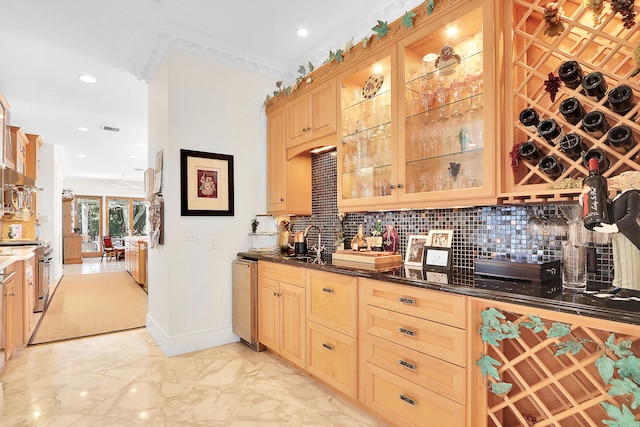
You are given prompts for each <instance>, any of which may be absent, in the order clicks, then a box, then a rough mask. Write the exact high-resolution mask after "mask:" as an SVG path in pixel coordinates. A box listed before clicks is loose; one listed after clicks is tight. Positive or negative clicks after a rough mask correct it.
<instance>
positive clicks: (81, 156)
mask: <svg viewBox="0 0 640 427" xmlns="http://www.w3.org/2000/svg"><path fill="white" fill-rule="evenodd" d="M78 157H80V158H81V159H84V158H85V157H87V156H86V155H84V154H78Z"/></svg>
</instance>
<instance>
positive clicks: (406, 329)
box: [362, 305, 467, 366]
mask: <svg viewBox="0 0 640 427" xmlns="http://www.w3.org/2000/svg"><path fill="white" fill-rule="evenodd" d="M364 307H365V308H364V310H365V313H364V319H363V322H364V324H363V328H362V333H363V334H365V333H369V334H371V335H373V336H376V337H379V338H383V339H385V340H388V341H391V342H394V343H397V344H400V345H403V346H405V347H409V348H411V349H413V350H416V351H419V352H421V353H425V354H428V355H430V356H433V357H436V358H438V359H440V360H445V361H447V362H451V363H455V364H456V365H459V366H466V363H467V357H466V354H467V345H466V335H467V332H466V331H465V330H463V329H458V328H454V327H451V326H446V325H442V324H440V323H435V322H430V321H428V320H424V319H418V318H417V317H413V316H407V315H406V314H402V313H396V312H395V311H390V310H383V309H381V308H378V307H372V306H370V305H367V306H364Z"/></svg>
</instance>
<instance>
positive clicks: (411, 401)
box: [399, 394, 416, 406]
mask: <svg viewBox="0 0 640 427" xmlns="http://www.w3.org/2000/svg"><path fill="white" fill-rule="evenodd" d="M399 397H400V400H404V401H405V402H407V403H408V404H409V405H413V406H416V401H415V400H413V399H412V398H410V397H407V396H405V395H404V394H401V395H400V396H399Z"/></svg>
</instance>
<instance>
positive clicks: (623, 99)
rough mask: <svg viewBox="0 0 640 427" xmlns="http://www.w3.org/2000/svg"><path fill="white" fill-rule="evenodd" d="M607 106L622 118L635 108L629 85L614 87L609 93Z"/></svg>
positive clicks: (634, 100)
mask: <svg viewBox="0 0 640 427" xmlns="http://www.w3.org/2000/svg"><path fill="white" fill-rule="evenodd" d="M609 105H610V107H611V109H612V110H613V111H614V112H615V113H618V114H620V115H621V116H624V115H625V114H627V113H628V112H629V111H631V109H632V108H633V107H635V106H636V99H635V97H634V96H633V89H631V87H630V86H629V85H620V86H616V87H614V88H613V89H611V91H610V92H609Z"/></svg>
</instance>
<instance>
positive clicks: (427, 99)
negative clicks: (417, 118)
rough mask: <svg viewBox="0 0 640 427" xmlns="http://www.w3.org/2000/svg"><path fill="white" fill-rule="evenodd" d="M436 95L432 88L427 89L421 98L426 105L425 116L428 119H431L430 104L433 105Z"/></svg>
mask: <svg viewBox="0 0 640 427" xmlns="http://www.w3.org/2000/svg"><path fill="white" fill-rule="evenodd" d="M435 97H436V94H435V92H434V91H432V90H431V89H426V90H425V91H424V92H422V95H421V99H422V105H423V106H424V117H425V120H426V121H429V106H430V105H431V103H432V102H433V100H434V99H435Z"/></svg>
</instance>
